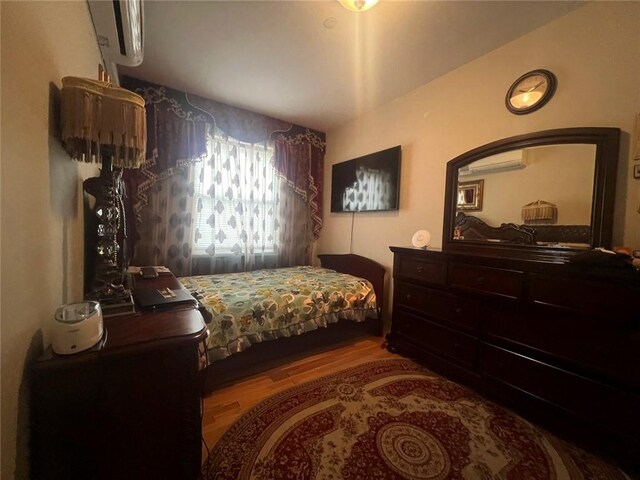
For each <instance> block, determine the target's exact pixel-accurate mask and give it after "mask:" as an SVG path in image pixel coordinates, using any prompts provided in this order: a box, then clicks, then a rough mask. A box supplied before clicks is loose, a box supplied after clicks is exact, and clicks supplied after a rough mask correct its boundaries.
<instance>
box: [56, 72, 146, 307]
mask: <svg viewBox="0 0 640 480" xmlns="http://www.w3.org/2000/svg"><path fill="white" fill-rule="evenodd" d="M144 106H145V104H144V99H143V98H142V97H141V96H139V95H137V94H135V93H133V92H130V91H128V90H125V89H124V88H120V87H118V86H116V85H112V84H111V83H109V82H108V81H98V80H91V79H87V78H78V77H65V78H63V79H62V91H61V122H62V141H63V145H64V148H65V150H66V151H67V152H68V153H69V155H70V156H71V158H72V159H73V160H77V161H83V162H96V163H100V164H101V167H102V168H101V169H100V176H99V177H93V178H89V179H87V180H85V182H84V190H85V191H86V192H87V193H88V194H90V195H92V196H93V197H95V206H94V208H93V213H94V214H95V216H94V217H93V219H94V220H95V221H97V226H96V231H94V232H89V229H87V234H90V235H91V236H88V235H85V237H86V241H87V242H88V243H89V244H90V245H89V248H88V249H85V250H86V251H91V253H90V254H89V255H87V256H86V258H85V292H86V293H87V297H88V298H90V299H94V300H99V301H100V302H102V301H106V300H119V299H123V298H127V297H129V298H130V293H129V292H128V291H127V289H125V288H124V286H123V283H124V272H125V271H126V267H127V261H128V258H127V254H126V253H127V252H126V236H127V235H126V219H125V215H124V200H123V198H124V182H123V181H122V168H137V167H140V166H141V165H142V164H143V163H144V161H145V155H146V143H147V124H146V113H145V108H144ZM113 167H116V168H113ZM87 228H89V227H87ZM92 243H95V246H94V245H91V244H92Z"/></svg>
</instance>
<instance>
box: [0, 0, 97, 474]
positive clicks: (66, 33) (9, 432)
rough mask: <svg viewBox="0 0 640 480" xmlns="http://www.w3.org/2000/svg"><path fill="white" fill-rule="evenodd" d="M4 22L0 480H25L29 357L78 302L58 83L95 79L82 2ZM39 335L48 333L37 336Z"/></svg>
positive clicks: (77, 186)
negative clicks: (64, 310)
mask: <svg viewBox="0 0 640 480" xmlns="http://www.w3.org/2000/svg"><path fill="white" fill-rule="evenodd" d="M0 5H1V8H2V10H1V13H0V16H1V19H2V28H1V30H2V67H3V68H2V143H1V145H2V147H1V148H2V150H1V154H2V165H1V171H0V175H1V192H2V204H1V206H2V212H1V217H2V220H1V227H0V232H1V234H2V238H1V241H0V244H1V252H0V255H1V260H2V268H1V270H2V271H1V279H0V285H1V298H2V308H1V317H0V318H1V322H2V323H1V335H2V340H1V348H2V372H1V376H2V407H1V408H2V410H1V414H2V418H1V421H2V426H1V428H2V459H1V474H0V477H2V478H3V479H7V480H8V479H10V478H27V475H28V472H27V458H28V457H27V453H28V450H27V431H26V427H27V421H28V411H27V409H26V405H27V395H26V391H27V383H26V382H25V380H26V378H25V377H24V372H25V362H26V360H27V358H29V357H32V356H34V355H37V354H38V353H39V351H41V348H42V344H43V342H44V344H46V327H45V326H46V322H48V321H49V320H50V318H51V316H52V315H53V313H54V311H55V309H56V308H57V307H58V306H59V305H61V304H62V303H65V302H72V301H80V300H82V277H83V275H82V269H83V238H82V235H83V233H82V232H83V222H82V215H81V212H82V209H81V208H82V194H81V192H82V180H83V179H85V178H87V177H90V176H93V175H95V174H96V173H97V168H96V167H95V166H93V165H78V164H77V163H75V162H72V161H70V160H69V157H68V155H66V153H65V152H64V150H62V147H61V146H60V141H59V140H58V138H56V135H57V133H56V128H57V118H56V115H57V111H56V107H55V105H56V102H57V100H58V93H59V88H60V87H61V78H62V77H64V76H67V75H72V76H83V77H89V78H96V76H97V68H98V63H99V62H100V61H101V58H100V54H99V50H98V47H97V43H96V40H95V34H94V32H93V26H92V24H91V18H90V15H89V10H88V7H87V4H86V2H0ZM43 328H44V329H45V330H44V332H45V335H44V338H43V335H42V334H41V333H40V332H41V329H43Z"/></svg>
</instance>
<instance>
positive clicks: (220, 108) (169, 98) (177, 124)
mask: <svg viewBox="0 0 640 480" xmlns="http://www.w3.org/2000/svg"><path fill="white" fill-rule="evenodd" d="M122 84H123V86H124V87H125V88H128V89H129V90H132V91H134V92H136V93H138V94H139V95H141V96H142V97H143V98H144V99H145V103H146V107H145V108H146V114H147V126H148V127H147V130H148V132H147V163H146V164H145V165H144V166H143V167H142V168H140V169H138V170H133V171H131V172H125V173H126V174H127V178H126V181H127V186H128V187H129V191H130V192H132V193H133V194H132V196H133V199H132V200H133V201H132V207H133V211H134V213H135V215H136V218H138V219H140V211H141V209H142V208H143V207H144V206H145V205H146V204H147V198H146V191H147V190H148V189H149V188H150V187H151V186H152V185H153V184H154V183H155V182H156V181H158V180H160V179H164V178H167V177H169V176H171V175H173V171H174V168H176V167H180V166H183V165H187V164H189V163H191V162H195V161H200V160H202V159H204V158H205V157H206V155H207V131H208V129H209V126H210V125H211V124H213V125H215V126H216V127H217V128H219V129H220V130H222V131H224V132H225V133H226V134H227V135H229V136H231V137H233V138H236V139H238V140H240V141H243V142H247V143H257V142H263V141H265V140H267V139H271V140H273V141H274V142H275V146H276V152H275V162H274V166H275V168H276V170H277V172H278V173H279V174H280V175H281V176H282V177H284V178H285V179H286V180H287V182H288V183H289V185H290V186H291V187H292V188H293V189H294V190H295V191H296V193H297V194H298V195H299V196H301V197H302V198H303V199H304V201H305V202H307V203H308V204H309V208H310V213H311V216H312V219H313V225H314V228H313V231H314V239H317V238H318V236H319V233H320V229H321V228H322V185H323V172H324V168H323V167H324V154H325V150H326V140H325V139H326V135H325V134H324V133H323V132H318V131H315V130H311V129H308V128H305V127H302V126H299V125H293V124H291V123H288V122H284V121H282V120H278V119H275V118H272V117H268V116H266V115H261V114H258V113H255V112H250V111H248V110H244V109H242V108H237V107H232V106H229V105H225V104H223V103H220V102H216V101H215V100H211V99H208V98H204V97H201V96H198V95H194V94H190V93H186V92H181V91H179V90H175V89H173V88H169V87H165V86H162V85H157V84H154V83H150V82H147V81H144V80H138V79H135V78H132V77H123V80H122Z"/></svg>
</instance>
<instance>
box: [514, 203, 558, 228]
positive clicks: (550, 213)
mask: <svg viewBox="0 0 640 480" xmlns="http://www.w3.org/2000/svg"><path fill="white" fill-rule="evenodd" d="M557 219H558V207H556V206H555V205H554V204H553V203H549V202H545V201H544V200H536V201H535V202H531V203H528V204H526V205H525V206H524V207H522V220H524V223H525V224H534V225H535V224H543V223H555V222H556V221H557Z"/></svg>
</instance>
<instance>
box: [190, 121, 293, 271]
mask: <svg viewBox="0 0 640 480" xmlns="http://www.w3.org/2000/svg"><path fill="white" fill-rule="evenodd" d="M208 147H209V154H210V156H209V160H207V161H203V162H201V163H199V164H195V165H193V166H192V178H193V180H194V216H193V217H194V224H193V227H192V247H193V248H192V251H193V256H194V258H195V259H196V260H195V261H196V264H198V265H199V266H197V267H196V269H195V270H199V271H202V272H203V273H204V272H205V271H207V270H209V271H215V272H219V271H242V270H254V269H256V268H268V267H273V266H275V264H276V255H277V252H278V248H277V246H278V243H279V242H278V233H279V232H278V231H277V230H278V229H279V227H280V226H281V224H282V222H280V221H279V220H278V217H279V216H280V213H281V212H280V210H279V207H278V204H277V202H278V200H279V194H280V191H281V187H282V183H283V182H281V180H280V178H279V177H278V176H277V175H276V172H275V169H274V168H273V155H274V146H273V142H271V141H264V142H261V143H254V144H250V143H245V142H241V141H239V140H237V139H234V138H232V137H229V136H228V135H226V134H225V133H224V132H223V131H221V130H219V129H217V128H215V127H213V126H212V127H211V129H210V132H209V139H208Z"/></svg>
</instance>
